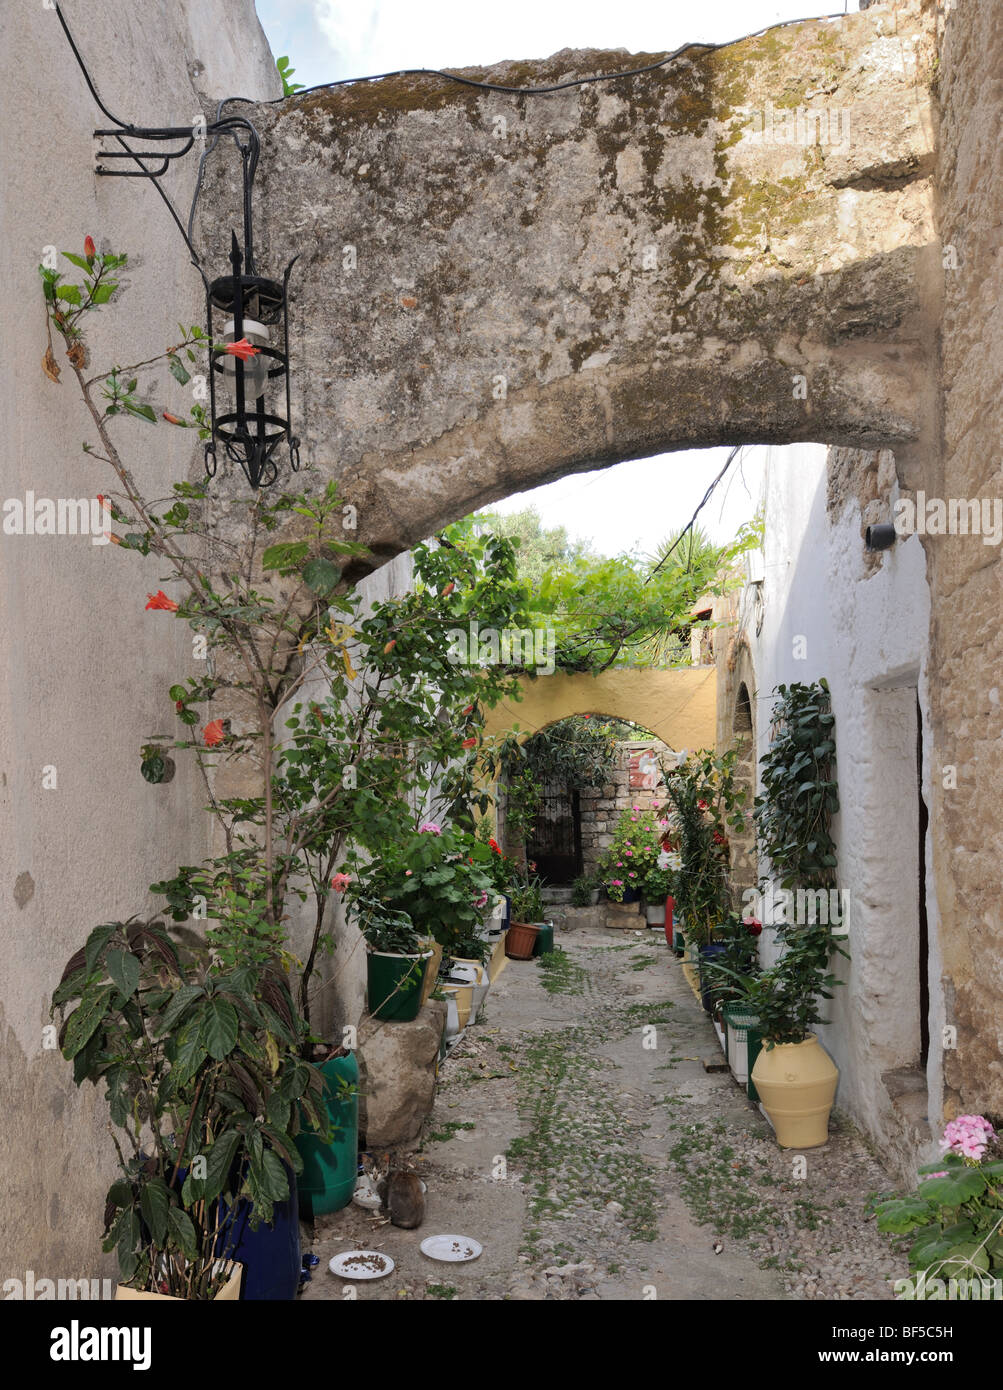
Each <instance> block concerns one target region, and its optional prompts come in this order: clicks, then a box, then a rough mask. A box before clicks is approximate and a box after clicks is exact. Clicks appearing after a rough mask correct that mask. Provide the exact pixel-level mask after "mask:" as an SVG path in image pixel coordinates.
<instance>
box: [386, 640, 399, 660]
mask: <svg viewBox="0 0 1003 1390" xmlns="http://www.w3.org/2000/svg"><path fill="white" fill-rule="evenodd" d="M396 645H397V638H396V637H391V639H390V641H389V642H388V643H387V645H386V646H385V647H384V648H383V655H384V656H386V654H387V652H392V651H393V649H394V647H396Z"/></svg>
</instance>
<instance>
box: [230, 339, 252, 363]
mask: <svg viewBox="0 0 1003 1390" xmlns="http://www.w3.org/2000/svg"><path fill="white" fill-rule="evenodd" d="M223 351H224V352H226V353H229V355H230V356H231V357H239V358H240V360H241V361H242V362H246V361H247V359H248V358H249V357H257V355H258V353H259V352H260V351H261V349H260V348H256V347H255V346H254V344H253V343H249V342H248V341H247V339H246V338H239V339H238V340H237V342H235V343H227V345H226V347H225V348H224V349H223Z"/></svg>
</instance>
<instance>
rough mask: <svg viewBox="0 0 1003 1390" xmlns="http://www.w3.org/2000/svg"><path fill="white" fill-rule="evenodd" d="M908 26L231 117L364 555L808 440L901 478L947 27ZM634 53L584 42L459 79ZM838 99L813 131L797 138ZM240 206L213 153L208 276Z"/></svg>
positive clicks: (867, 23)
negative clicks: (598, 79) (739, 446)
mask: <svg viewBox="0 0 1003 1390" xmlns="http://www.w3.org/2000/svg"><path fill="white" fill-rule="evenodd" d="M887 23H888V17H887V14H886V13H885V9H884V8H878V9H876V10H869V11H866V12H863V13H859V14H853V15H847V16H845V17H844V18H842V19H840V20H837V21H833V20H817V21H808V22H804V23H800V24H791V25H784V26H781V27H777V28H774V29H771V30H769V31H768V32H767V33H765V34H763V35H760V36H758V37H755V38H751V39H746V40H743V41H741V42H738V43H736V44H733V45H730V46H729V47H727V48H722V49H719V50H716V51H707V50H706V49H701V48H700V47H699V46H698V47H695V48H692V49H690V50H687V51H686V52H685V53H684V54H683V55H681V56H680V57H679V58H677V59H675V60H674V61H673V62H672V63H671V64H669V65H668V66H666V67H664V68H661V69H658V70H657V71H655V72H651V73H648V74H646V75H645V76H643V77H636V78H629V79H627V78H624V79H620V80H618V81H614V82H605V83H602V84H597V85H590V86H584V87H583V86H579V87H573V88H570V89H568V90H565V91H561V92H558V93H554V94H552V95H549V96H547V97H546V98H540V99H529V98H526V97H520V96H516V95H506V94H502V93H496V92H484V91H477V90H474V89H472V88H470V87H463V86H459V85H454V84H451V83H449V82H447V81H445V80H444V79H441V78H434V77H428V76H410V77H392V78H387V79H384V80H382V81H379V82H368V83H360V84H357V85H352V86H346V87H340V88H331V89H327V90H322V91H314V92H310V93H301V94H298V95H297V96H295V97H293V98H291V99H290V100H288V101H284V102H281V103H279V104H275V105H268V104H257V105H256V104H254V103H246V104H243V105H242V106H241V107H240V112H241V115H242V116H247V117H248V118H249V119H250V120H252V121H253V122H254V124H255V126H256V128H257V129H258V130H259V132H260V136H261V141H262V157H261V163H260V166H259V172H258V179H257V184H256V191H255V204H256V215H257V236H256V242H257V250H258V255H257V259H258V262H259V264H260V265H261V266H263V267H274V266H279V265H280V264H284V263H285V261H286V259H288V256H289V254H290V253H291V251H298V252H300V260H299V263H298V264H297V266H296V270H295V272H294V275H293V280H292V282H291V283H292V289H291V293H292V305H291V343H292V359H293V365H292V376H293V383H294V422H295V425H296V429H297V432H298V434H299V435H300V437H301V440H302V449H303V457H304V459H305V460H307V461H309V462H310V463H311V464H313V465H314V466H315V467H316V468H317V469H318V470H319V474H320V476H321V478H327V477H335V478H337V479H338V480H339V482H340V484H341V487H342V491H343V492H344V494H345V496H346V497H347V500H348V501H349V502H350V503H352V504H353V505H354V506H355V507H356V508H357V513H358V530H357V532H356V538H357V539H359V540H361V541H363V542H364V543H365V544H367V545H368V546H369V547H370V549H371V560H369V561H366V562H360V564H362V563H366V564H372V565H378V564H379V563H381V562H382V561H383V560H385V559H388V558H390V557H391V556H392V555H394V554H396V553H398V552H400V551H402V550H407V549H409V548H410V547H411V546H412V545H413V544H415V543H416V542H417V541H419V540H421V539H422V538H424V537H427V536H428V535H430V534H432V533H433V532H434V531H435V530H437V529H438V528H439V527H441V526H442V525H444V524H446V523H448V522H451V521H453V520H455V519H457V518H458V517H461V516H463V515H466V514H468V513H470V512H472V511H474V510H476V509H477V508H478V507H481V506H484V505H487V504H489V503H490V502H492V501H494V500H497V499H498V498H501V497H505V496H510V495H511V494H512V493H514V492H518V491H522V490H525V489H526V488H529V487H533V486H537V485H539V484H541V483H545V482H548V481H551V480H553V479H555V478H557V477H560V476H563V475H566V474H568V473H574V472H579V471H584V470H588V469H594V468H598V467H604V466H607V465H610V464H613V463H618V462H621V461H624V460H627V459H634V458H643V457H649V456H652V455H656V454H663V453H670V452H672V451H673V450H678V449H684V448H691V447H705V446H710V445H720V444H731V443H745V444H756V443H791V442H796V441H804V440H812V441H816V442H820V443H829V444H842V445H853V446H856V447H861V448H871V449H874V448H879V447H889V448H893V449H895V450H896V453H897V457H898V458H899V459H900V460H901V458H902V456H903V451H908V450H909V449H911V448H915V447H917V446H919V445H921V444H922V443H925V442H927V441H932V440H934V439H935V437H936V429H937V423H936V418H935V416H936V412H935V399H936V392H935V390H934V389H933V369H934V365H935V359H936V330H937V325H938V321H939V320H938V312H939V294H940V287H941V283H942V277H941V275H940V252H939V248H938V247H937V243H936V236H935V231H934V224H933V217H932V191H931V175H932V171H933V129H934V126H933V120H932V114H931V112H932V104H931V95H930V87H931V83H932V80H933V73H934V71H935V69H934V20H933V12H932V8H931V7H930V6H928V5H926V4H924V3H921V0H896V4H895V20H894V31H895V32H894V36H893V37H892V36H889V35H888V34H887V32H886V27H887ZM889 45H890V46H892V47H893V48H894V55H895V56H894V60H891V58H889V57H888V56H887V54H886V50H887V49H888V48H889ZM658 56H659V55H653V54H651V55H644V61H646V62H650V61H651V60H652V59H654V58H656V57H658ZM637 65H638V64H637V63H635V62H634V61H633V60H631V58H630V55H627V54H624V53H623V52H622V51H613V52H599V51H585V52H572V51H568V50H566V51H564V52H561V53H558V54H556V55H554V56H553V57H552V58H550V59H549V60H547V61H544V62H538V63H503V64H499V65H497V66H495V67H492V68H489V69H469V70H465V72H464V74H463V75H465V76H469V77H472V78H475V79H479V80H487V81H491V82H496V83H502V84H507V85H514V86H519V85H540V84H543V83H548V82H560V81H565V80H567V79H569V78H574V77H585V76H595V75H597V74H601V73H610V72H615V71H617V70H618V69H619V70H622V69H624V68H628V67H632V66H637ZM818 91H823V92H825V93H826V97H825V102H824V110H825V112H826V114H827V115H828V116H829V120H828V124H827V126H826V130H825V133H824V138H823V134H822V132H821V127H820V126H819V124H818V123H817V122H816V123H815V124H814V126H813V127H812V130H813V133H814V139H809V138H802V136H805V135H806V132H801V134H799V132H798V130H797V128H796V126H795V127H791V129H790V131H788V132H787V133H786V134H784V131H785V130H786V126H785V125H784V122H785V121H786V120H787V119H788V118H789V117H790V116H791V111H792V110H797V109H802V108H803V109H812V110H815V109H816V108H818V106H819V103H818V101H817V100H816V99H815V93H817V92H818ZM777 93H783V94H784V96H783V106H782V109H778V110H774V105H773V103H774V101H775V99H776V94H777ZM799 103H801V107H799ZM813 103H814V105H813ZM845 112H852V121H853V128H852V130H853V138H852V139H848V138H847V139H844V138H843V135H845V134H846V133H847V132H846V131H843V130H842V127H841V126H838V125H837V130H836V131H835V136H834V132H833V128H832V119H831V116H832V114H833V113H835V114H837V115H838V114H839V113H845ZM499 118H501V119H499ZM777 121H780V127H779V128H778V126H777ZM778 129H779V135H778ZM837 137H838V138H837ZM235 188H236V183H235V179H234V170H233V168H232V167H231V165H230V163H229V162H228V156H226V155H225V154H223V152H222V149H221V151H220V155H219V157H218V158H217V157H215V156H214V159H213V160H212V161H210V165H209V167H208V177H207V180H206V185H205V196H204V197H203V199H202V201H201V203H200V209H201V215H202V226H201V235H202V238H203V243H204V246H205V250H206V259H207V263H213V264H215V263H219V264H221V265H223V264H225V257H226V253H227V251H228V249H229V248H228V244H227V238H228V237H229V226H230V221H231V220H232V217H231V215H230V214H231V213H232V210H233V204H234V192H235ZM350 253H351V254H350ZM903 467H904V465H903ZM219 486H220V489H221V490H224V491H225V489H226V487H227V486H228V482H227V481H225V480H219Z"/></svg>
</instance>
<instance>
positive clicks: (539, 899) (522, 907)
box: [505, 874, 543, 960]
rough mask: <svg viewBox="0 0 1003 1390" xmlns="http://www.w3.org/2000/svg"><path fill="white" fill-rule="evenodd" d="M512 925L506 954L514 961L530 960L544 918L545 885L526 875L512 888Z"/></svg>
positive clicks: (506, 941)
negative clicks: (541, 919) (540, 922)
mask: <svg viewBox="0 0 1003 1390" xmlns="http://www.w3.org/2000/svg"><path fill="white" fill-rule="evenodd" d="M511 897H512V925H511V926H510V927H509V929H508V935H507V936H506V938H505V954H506V955H507V956H509V957H510V958H511V959H512V960H529V959H530V957H531V956H532V954H533V947H534V945H535V943H536V938H537V936H538V935H539V931H540V928H539V925H538V923H539V920H540V918H541V917H542V916H543V884H542V882H541V880H540V879H539V878H535V877H530V876H529V874H527V875H526V877H525V879H523V880H522V881H521V882H519V883H516V884H514V885H513V887H512V894H511Z"/></svg>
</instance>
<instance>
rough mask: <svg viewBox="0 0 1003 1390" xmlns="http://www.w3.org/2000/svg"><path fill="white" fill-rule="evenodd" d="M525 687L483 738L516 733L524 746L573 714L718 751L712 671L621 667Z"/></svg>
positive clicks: (541, 679)
mask: <svg viewBox="0 0 1003 1390" xmlns="http://www.w3.org/2000/svg"><path fill="white" fill-rule="evenodd" d="M521 687H522V699H521V700H520V701H508V700H503V701H501V702H500V703H499V704H498V705H496V706H495V708H494V709H492V710H489V711H488V712H487V716H486V718H485V722H484V733H485V736H496V735H500V734H503V733H507V732H509V731H510V730H513V729H516V728H517V729H518V730H519V737H520V740H522V739H526V738H529V737H530V736H531V735H532V734H535V733H538V732H539V731H540V730H541V729H545V728H546V727H547V726H548V725H550V724H555V723H556V722H557V721H558V720H559V719H567V718H569V717H570V716H571V715H574V714H602V715H606V716H608V717H610V718H614V719H625V720H628V721H630V722H631V723H634V724H639V725H640V726H641V727H642V728H645V729H648V730H649V731H650V732H651V733H653V734H654V735H655V737H656V738H659V739H661V740H662V742H663V743H665V744H667V745H668V746H669V748H672V749H677V750H678V749H682V748H690V749H693V748H712V747H713V746H714V739H715V729H716V705H715V700H716V686H715V673H714V670H713V668H711V667H684V668H682V669H679V670H667V671H662V670H655V669H650V668H643V667H623V668H615V669H613V670H610V671H604V672H603V673H602V674H601V675H599V676H590V675H583V674H575V675H570V674H565V673H564V672H557V673H556V674H555V675H552V676H538V677H537V678H536V680H531V679H529V678H526V679H524V680H523V681H522V682H521Z"/></svg>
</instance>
